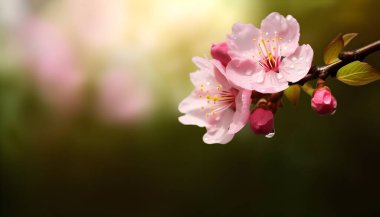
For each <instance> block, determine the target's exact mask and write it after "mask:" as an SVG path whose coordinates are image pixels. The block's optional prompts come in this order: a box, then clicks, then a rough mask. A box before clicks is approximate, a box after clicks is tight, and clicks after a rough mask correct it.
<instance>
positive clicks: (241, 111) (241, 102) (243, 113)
mask: <svg viewBox="0 0 380 217" xmlns="http://www.w3.org/2000/svg"><path fill="white" fill-rule="evenodd" d="M251 94H252V91H249V90H241V91H240V92H239V94H238V95H237V96H236V100H235V102H236V111H235V114H234V116H233V119H232V123H231V124H230V129H229V131H228V133H230V134H235V133H237V132H239V131H240V130H241V129H242V128H243V127H244V126H245V124H246V123H247V121H248V118H249V114H250V106H251V101H252V99H251Z"/></svg>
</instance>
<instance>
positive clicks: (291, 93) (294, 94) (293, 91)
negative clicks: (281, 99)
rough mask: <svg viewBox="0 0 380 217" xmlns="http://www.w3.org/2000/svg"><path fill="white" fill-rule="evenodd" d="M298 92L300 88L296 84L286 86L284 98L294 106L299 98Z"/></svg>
mask: <svg viewBox="0 0 380 217" xmlns="http://www.w3.org/2000/svg"><path fill="white" fill-rule="evenodd" d="M300 92H301V88H300V86H299V85H298V84H296V85H291V86H290V87H288V88H287V89H286V90H285V91H284V94H285V96H286V98H288V100H289V101H290V102H291V103H292V104H293V105H294V106H296V105H297V104H298V101H299V98H300Z"/></svg>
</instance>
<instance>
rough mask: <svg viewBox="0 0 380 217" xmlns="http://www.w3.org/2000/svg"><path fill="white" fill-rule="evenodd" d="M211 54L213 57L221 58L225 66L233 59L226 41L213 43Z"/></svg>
mask: <svg viewBox="0 0 380 217" xmlns="http://www.w3.org/2000/svg"><path fill="white" fill-rule="evenodd" d="M211 56H212V58H214V59H216V60H219V61H220V62H221V63H222V64H223V66H227V64H228V63H229V62H230V61H231V57H230V55H228V46H227V43H226V42H222V43H219V44H213V45H211Z"/></svg>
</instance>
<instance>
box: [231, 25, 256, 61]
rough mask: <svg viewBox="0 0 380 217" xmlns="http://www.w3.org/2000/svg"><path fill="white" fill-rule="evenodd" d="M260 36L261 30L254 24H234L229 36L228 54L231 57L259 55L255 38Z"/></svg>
mask: <svg viewBox="0 0 380 217" xmlns="http://www.w3.org/2000/svg"><path fill="white" fill-rule="evenodd" d="M259 37H260V31H259V29H257V28H256V27H255V26H253V25H252V24H242V23H236V24H234V25H233V26H232V33H231V34H230V35H228V37H227V44H228V48H229V51H228V54H229V55H230V56H231V58H232V59H233V58H252V56H256V55H257V46H256V43H254V42H253V41H252V39H254V38H256V39H257V38H259Z"/></svg>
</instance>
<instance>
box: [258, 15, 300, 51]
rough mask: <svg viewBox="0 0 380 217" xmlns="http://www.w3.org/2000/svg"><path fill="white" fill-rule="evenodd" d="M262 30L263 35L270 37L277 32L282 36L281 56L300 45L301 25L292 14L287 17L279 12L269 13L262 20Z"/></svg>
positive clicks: (280, 44) (280, 43)
mask: <svg viewBox="0 0 380 217" xmlns="http://www.w3.org/2000/svg"><path fill="white" fill-rule="evenodd" d="M261 31H262V33H263V37H265V38H268V39H272V38H274V37H275V35H276V33H277V35H278V37H279V38H281V41H280V42H279V46H280V49H281V56H288V55H290V54H292V53H293V52H294V50H295V49H297V47H298V40H299V37H300V33H299V32H300V26H299V24H298V22H297V20H296V19H294V17H292V16H291V15H288V16H286V18H285V17H284V16H282V15H281V14H279V13H277V12H273V13H271V14H269V15H268V16H267V17H266V18H265V19H264V20H263V21H262V22H261Z"/></svg>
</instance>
